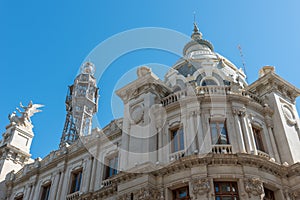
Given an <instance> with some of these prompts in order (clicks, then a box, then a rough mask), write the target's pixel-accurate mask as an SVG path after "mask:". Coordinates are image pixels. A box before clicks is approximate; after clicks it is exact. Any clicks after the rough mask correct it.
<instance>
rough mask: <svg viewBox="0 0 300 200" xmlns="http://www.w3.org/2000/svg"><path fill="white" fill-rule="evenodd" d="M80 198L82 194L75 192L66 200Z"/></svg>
mask: <svg viewBox="0 0 300 200" xmlns="http://www.w3.org/2000/svg"><path fill="white" fill-rule="evenodd" d="M79 196H80V192H79V191H77V192H74V193H72V194H68V195H67V198H66V200H75V199H78V197H79Z"/></svg>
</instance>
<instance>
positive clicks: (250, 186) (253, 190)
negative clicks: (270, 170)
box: [245, 177, 264, 197]
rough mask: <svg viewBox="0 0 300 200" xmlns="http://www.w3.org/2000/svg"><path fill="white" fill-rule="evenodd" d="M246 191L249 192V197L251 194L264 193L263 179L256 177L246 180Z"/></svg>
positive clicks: (258, 194)
mask: <svg viewBox="0 0 300 200" xmlns="http://www.w3.org/2000/svg"><path fill="white" fill-rule="evenodd" d="M245 191H246V192H247V193H248V195H249V197H251V194H252V195H254V196H260V195H262V194H264V187H263V183H262V181H261V180H260V179H259V178H254V177H253V178H249V179H247V180H245Z"/></svg>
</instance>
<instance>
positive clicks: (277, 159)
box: [267, 120, 281, 163]
mask: <svg viewBox="0 0 300 200" xmlns="http://www.w3.org/2000/svg"><path fill="white" fill-rule="evenodd" d="M267 128H268V133H269V136H270V141H271V146H272V149H273V152H274V157H275V160H276V161H277V162H279V163H280V162H281V160H280V157H279V153H278V148H277V145H276V142H275V137H274V133H273V130H272V124H271V121H270V120H268V121H267Z"/></svg>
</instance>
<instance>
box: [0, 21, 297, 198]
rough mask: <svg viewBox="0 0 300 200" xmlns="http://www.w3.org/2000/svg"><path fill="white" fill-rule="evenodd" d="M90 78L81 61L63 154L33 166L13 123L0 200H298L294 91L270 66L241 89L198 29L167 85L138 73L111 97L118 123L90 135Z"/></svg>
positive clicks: (25, 126)
mask: <svg viewBox="0 0 300 200" xmlns="http://www.w3.org/2000/svg"><path fill="white" fill-rule="evenodd" d="M93 71H94V66H93V65H92V64H91V63H87V64H85V65H84V66H83V69H82V72H81V74H79V75H78V77H77V78H76V79H75V82H74V84H73V85H72V86H70V92H69V94H68V96H67V99H66V105H67V117H66V123H65V127H64V129H63V135H62V138H61V143H60V148H59V149H58V150H56V151H53V152H50V153H49V155H47V156H46V157H45V158H43V159H35V160H32V159H30V152H29V150H30V143H31V140H32V138H33V132H32V125H31V122H30V121H28V122H26V123H22V116H24V114H23V115H22V116H21V117H18V116H16V115H13V116H10V124H9V125H8V126H7V127H6V131H5V133H3V138H2V141H1V143H0V155H1V156H0V172H1V175H0V178H1V179H0V181H1V198H2V199H7V200H21V199H25V200H28V199H29V200H47V199H48V200H50V199H67V200H75V199H82V200H83V199H86V200H88V199H93V200H94V199H95V200H96V199H108V200H140V199H145V200H150V199H151V200H154V199H156V200H163V199H164V200H180V199H185V200H186V199H201V200H204V199H207V200H212V199H216V200H229V199H230V200H237V199H240V200H259V199H265V200H274V199H276V200H296V199H300V163H299V162H300V129H299V126H300V121H299V116H298V113H297V109H296V107H295V98H296V97H298V96H299V95H300V90H299V89H297V88H295V86H293V85H291V84H290V83H288V82H287V81H286V80H284V79H282V78H281V77H280V76H278V75H277V74H276V73H275V70H274V67H271V66H265V67H263V68H262V69H261V71H260V72H259V78H258V79H257V80H256V81H255V82H254V83H252V84H250V85H248V84H247V82H246V81H245V74H244V73H243V71H242V70H241V69H238V68H237V67H236V66H235V65H234V64H232V63H231V62H230V61H229V60H227V59H226V58H225V57H223V56H221V55H219V54H218V53H216V52H215V51H214V48H213V46H212V44H211V43H210V42H208V41H206V40H204V39H203V38H202V34H201V33H200V32H199V30H198V28H197V26H196V25H195V27H194V32H193V34H192V39H191V41H190V42H189V43H187V44H186V45H185V47H184V49H183V57H182V59H180V60H179V61H178V62H177V63H176V64H175V65H174V66H173V67H172V68H171V69H170V70H169V71H168V73H167V74H166V75H165V80H160V79H159V78H158V77H157V76H156V75H155V74H154V73H153V72H152V71H151V69H149V68H147V67H140V68H139V69H138V70H137V75H138V78H137V79H136V80H134V81H133V82H131V83H129V84H128V85H126V86H124V87H123V88H120V89H119V90H117V91H116V94H117V95H118V96H119V97H120V98H121V99H122V101H123V103H124V117H123V118H121V119H115V120H113V121H112V122H111V123H109V124H108V125H107V126H106V127H104V128H103V129H99V128H95V129H93V130H90V128H91V118H92V116H93V115H94V114H95V113H96V112H97V106H98V88H97V86H96V82H95V78H94V77H93ZM14 114H15V113H14ZM13 117H15V119H18V120H19V121H18V120H13V119H14V118H13ZM28 119H29V120H30V118H28ZM23 121H24V119H23ZM11 170H12V171H11Z"/></svg>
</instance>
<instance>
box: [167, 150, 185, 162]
mask: <svg viewBox="0 0 300 200" xmlns="http://www.w3.org/2000/svg"><path fill="white" fill-rule="evenodd" d="M184 153H185V152H184V151H176V152H174V153H171V154H170V155H169V159H170V161H175V160H179V159H180V158H182V157H184Z"/></svg>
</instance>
